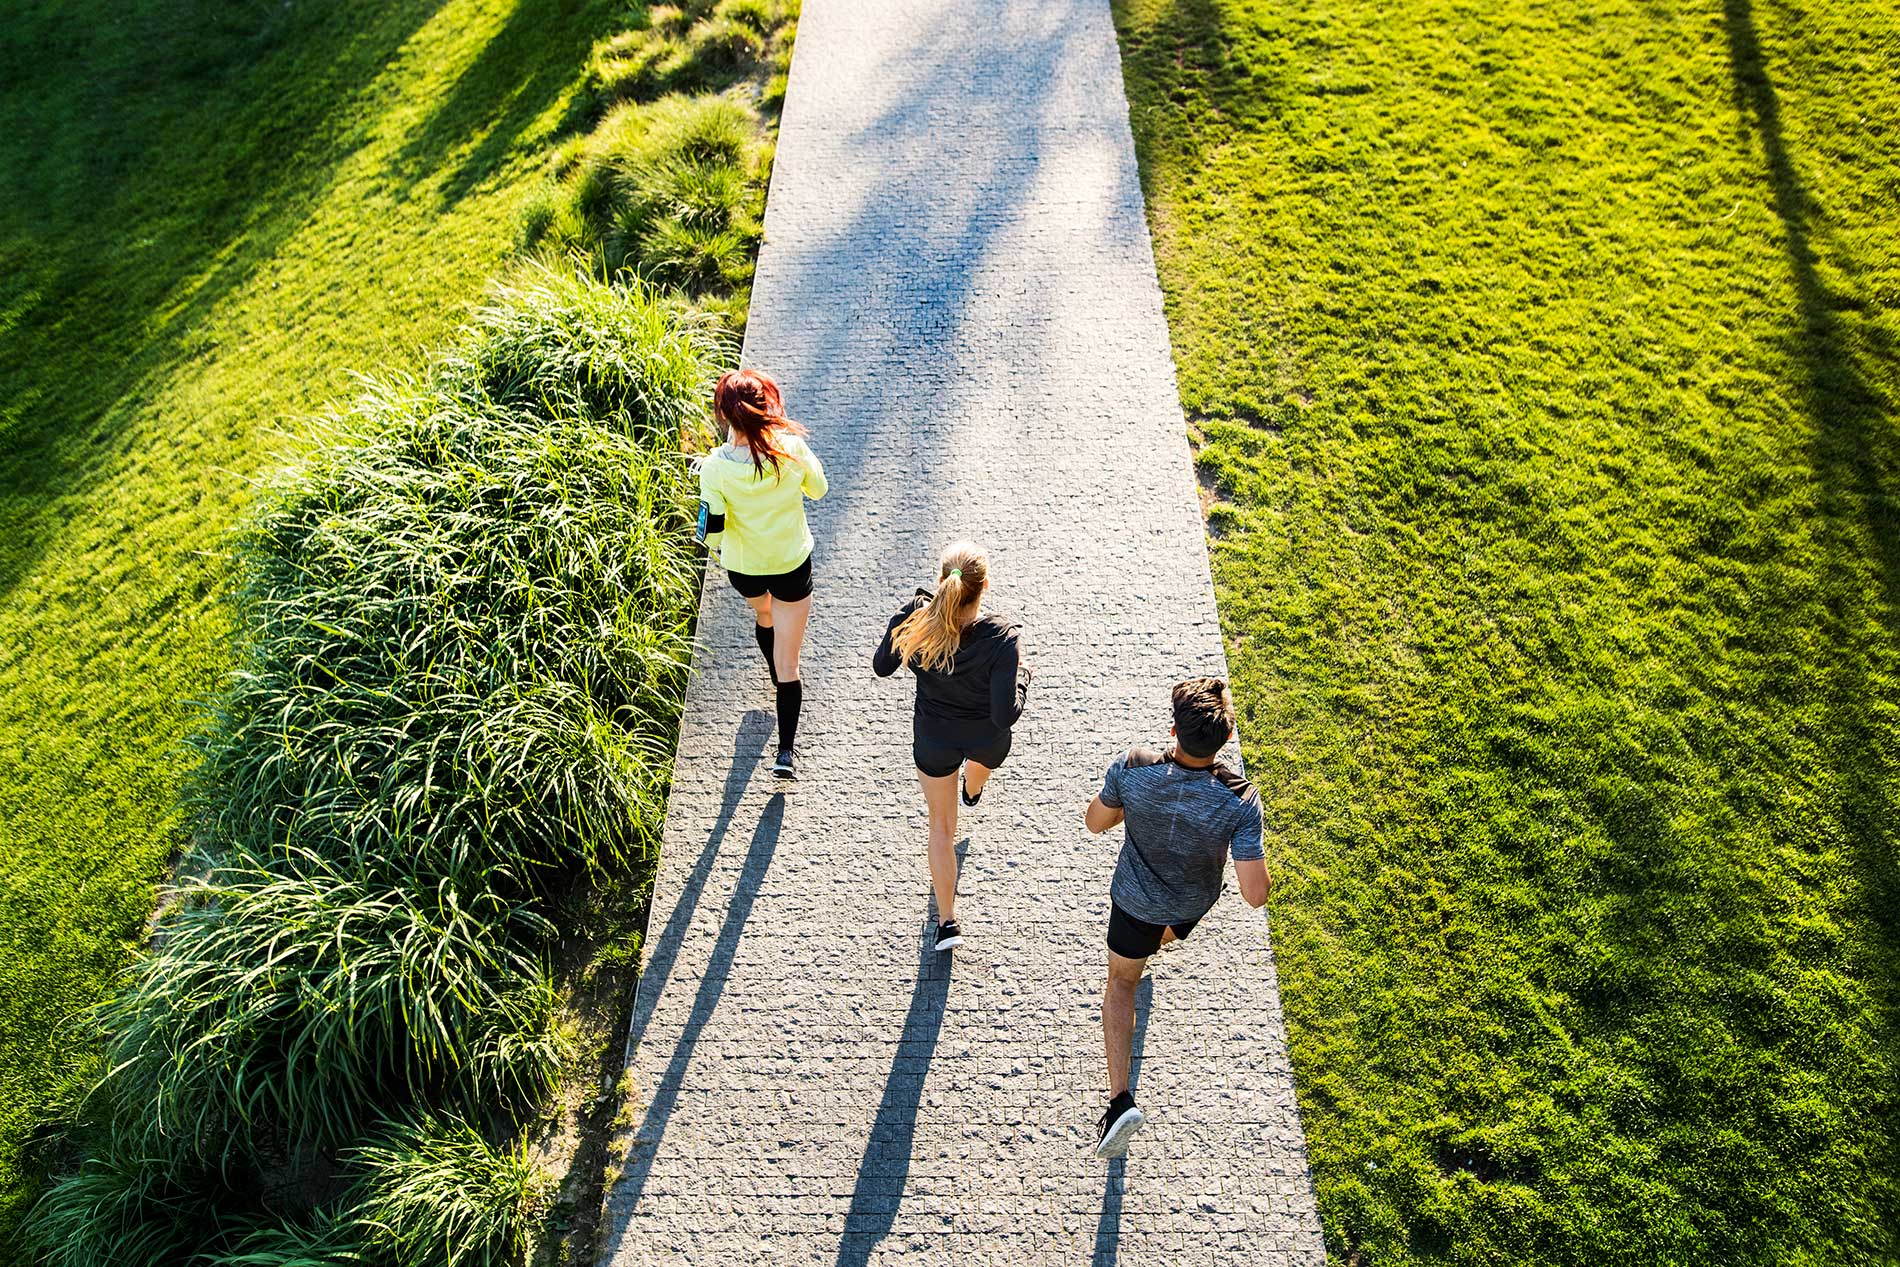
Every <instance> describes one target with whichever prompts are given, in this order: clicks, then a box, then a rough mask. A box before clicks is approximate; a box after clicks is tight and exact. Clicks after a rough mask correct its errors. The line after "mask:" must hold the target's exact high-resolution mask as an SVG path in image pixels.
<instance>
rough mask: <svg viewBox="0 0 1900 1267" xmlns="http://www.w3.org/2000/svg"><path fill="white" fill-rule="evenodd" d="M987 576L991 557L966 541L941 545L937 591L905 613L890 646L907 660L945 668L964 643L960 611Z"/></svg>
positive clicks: (976, 595) (976, 596)
mask: <svg viewBox="0 0 1900 1267" xmlns="http://www.w3.org/2000/svg"><path fill="white" fill-rule="evenodd" d="M989 579H990V557H989V555H987V554H985V553H983V548H982V547H981V546H978V545H976V544H974V543H973V542H969V541H953V542H951V543H950V544H949V545H948V546H946V547H944V551H943V557H942V558H941V559H940V560H939V561H938V564H937V592H936V593H934V594H932V595H931V596H930V601H929V602H928V603H925V604H924V605H923V606H921V607H919V608H918V609H917V610H916V611H914V612H912V613H911V614H910V615H908V616H906V617H904V623H903V624H901V625H899V626H898V627H897V629H896V630H895V631H894V632H893V633H892V634H891V646H893V647H894V648H896V649H897V654H898V655H899V656H900V657H902V658H903V660H904V662H905V663H906V664H912V665H916V666H918V667H920V668H925V669H945V668H948V667H949V666H950V664H951V662H952V661H954V660H955V659H956V658H957V648H958V647H960V646H962V645H963V614H964V612H965V611H967V610H968V609H969V608H970V606H971V604H973V603H975V602H976V600H977V599H979V598H981V597H982V596H983V587H984V586H985V585H986V584H988V583H989Z"/></svg>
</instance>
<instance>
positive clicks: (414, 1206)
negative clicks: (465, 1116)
mask: <svg viewBox="0 0 1900 1267" xmlns="http://www.w3.org/2000/svg"><path fill="white" fill-rule="evenodd" d="M350 1162H351V1166H352V1168H353V1169H354V1170H356V1171H358V1172H359V1173H360V1175H361V1180H360V1187H361V1191H362V1193H363V1199H362V1201H361V1203H360V1204H359V1206H358V1207H357V1216H358V1218H360V1219H361V1220H362V1224H363V1226H364V1228H365V1229H366V1230H367V1234H368V1241H369V1243H370V1245H371V1246H372V1247H373V1248H374V1249H377V1250H381V1251H383V1252H386V1253H387V1254H388V1255H389V1256H390V1257H391V1258H393V1260H394V1261H396V1262H399V1263H402V1264H403V1265H404V1267H503V1265H504V1264H509V1263H513V1262H515V1261H517V1260H518V1258H519V1257H520V1255H521V1254H522V1253H523V1251H524V1250H525V1249H526V1247H527V1229H528V1225H529V1222H530V1220H531V1218H532V1217H533V1216H534V1215H535V1214H537V1213H539V1212H540V1211H541V1210H542V1209H543V1208H544V1207H545V1206H546V1204H547V1202H548V1200H549V1198H550V1197H551V1195H552V1192H553V1181H552V1179H551V1178H550V1177H549V1176H548V1175H547V1174H546V1173H545V1172H543V1171H541V1170H540V1169H539V1168H537V1167H536V1166H535V1165H534V1163H533V1162H532V1161H531V1160H529V1158H528V1155H527V1152H526V1149H525V1147H523V1146H520V1145H517V1146H515V1147H513V1148H498V1147H496V1146H495V1145H494V1144H491V1143H490V1142H489V1141H488V1140H487V1139H485V1138H484V1137H483V1136H482V1135H481V1133H480V1132H478V1131H476V1130H475V1129H474V1128H472V1127H470V1126H469V1125H468V1124H467V1123H465V1122H462V1121H458V1120H455V1119H452V1118H439V1117H433V1116H429V1115H422V1116H418V1117H416V1118H414V1119H411V1120H409V1121H405V1122H402V1123H399V1124H397V1125H396V1126H394V1127H392V1128H391V1129H390V1130H389V1131H388V1132H387V1133H386V1134H385V1135H383V1136H382V1137H381V1138H379V1139H378V1140H376V1141H375V1142H374V1143H371V1144H369V1145H367V1146H365V1147H363V1148H360V1149H358V1150H356V1152H355V1153H354V1154H353V1155H352V1157H351V1159H350Z"/></svg>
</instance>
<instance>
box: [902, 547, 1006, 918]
mask: <svg viewBox="0 0 1900 1267" xmlns="http://www.w3.org/2000/svg"><path fill="white" fill-rule="evenodd" d="M989 586H990V561H989V556H988V555H986V554H985V553H984V552H983V551H982V550H981V549H979V548H978V547H976V546H975V545H972V544H971V543H970V542H968V541H958V542H956V543H955V544H953V545H951V546H950V547H949V548H948V549H946V550H945V551H944V552H943V558H942V560H941V561H940V562H939V564H938V568H937V588H936V591H935V592H934V593H933V592H932V591H930V590H921V589H920V590H918V591H917V596H916V597H915V598H913V599H911V600H910V601H909V602H908V603H905V604H904V606H903V607H902V608H900V609H899V610H898V613H897V614H896V615H895V616H893V617H891V623H890V626H889V628H887V629H885V631H884V641H883V642H881V643H879V644H878V648H877V655H876V656H875V657H874V658H873V659H872V661H871V667H872V668H873V669H874V670H876V672H877V675H878V676H879V677H889V676H890V675H891V674H893V673H895V672H897V670H898V667H899V666H900V665H909V666H910V670H911V672H912V673H914V674H916V676H917V708H916V712H915V715H914V722H913V729H912V739H911V754H912V756H913V757H914V758H915V759H916V762H917V782H918V783H919V784H921V785H922V786H923V790H924V804H925V805H926V806H927V807H928V808H929V810H930V851H929V856H930V884H931V888H932V889H933V890H935V892H936V897H937V943H936V944H937V949H938V950H951V949H954V948H955V947H957V946H960V945H962V944H963V930H962V929H961V928H959V927H958V925H957V854H956V843H955V842H956V836H957V802H958V801H959V800H961V801H962V802H963V804H965V805H972V806H973V805H975V804H976V803H977V801H979V800H980V799H982V796H983V788H984V785H985V784H987V783H988V782H989V780H990V775H991V774H992V773H993V772H994V771H995V770H996V768H997V767H998V766H1000V765H1002V764H1003V759H1004V758H1005V757H1007V756H1009V745H1010V728H1011V727H1012V726H1014V725H1015V724H1016V720H1017V718H1019V717H1021V716H1022V714H1023V704H1024V702H1025V700H1026V698H1027V696H1028V692H1029V670H1028V669H1027V668H1025V667H1024V666H1023V664H1022V652H1021V649H1020V647H1019V646H1018V644H1017V638H1016V626H1015V625H1014V624H1012V623H1011V622H1010V621H1007V620H1004V619H1002V618H1001V617H999V616H986V615H984V614H983V612H982V606H983V593H984V591H985V590H987V589H989ZM959 767H960V768H961V769H962V771H963V786H962V788H961V790H959V789H958V787H957V770H958V769H959Z"/></svg>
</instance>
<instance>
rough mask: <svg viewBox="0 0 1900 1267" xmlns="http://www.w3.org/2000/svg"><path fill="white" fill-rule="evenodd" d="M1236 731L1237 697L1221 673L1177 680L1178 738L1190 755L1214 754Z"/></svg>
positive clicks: (1176, 731) (1176, 737) (1175, 739)
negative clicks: (1235, 707)
mask: <svg viewBox="0 0 1900 1267" xmlns="http://www.w3.org/2000/svg"><path fill="white" fill-rule="evenodd" d="M1233 733H1234V701H1233V700H1232V699H1230V698H1228V695H1227V683H1226V682H1224V681H1222V680H1221V679H1220V678H1217V677H1191V678H1189V679H1188V680H1187V681H1185V682H1176V683H1175V684H1174V741H1175V742H1176V743H1177V744H1179V745H1180V746H1181V751H1183V752H1185V753H1187V754H1188V756H1190V757H1197V758H1198V757H1211V756H1213V755H1214V754H1215V753H1217V752H1219V751H1220V750H1221V745H1222V744H1224V743H1226V742H1227V737H1228V736H1229V735H1231V734H1233Z"/></svg>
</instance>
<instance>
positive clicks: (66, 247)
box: [0, 0, 442, 599]
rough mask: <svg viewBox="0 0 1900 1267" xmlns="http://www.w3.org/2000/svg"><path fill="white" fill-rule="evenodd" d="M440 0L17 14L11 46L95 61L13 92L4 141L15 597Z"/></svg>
mask: <svg viewBox="0 0 1900 1267" xmlns="http://www.w3.org/2000/svg"><path fill="white" fill-rule="evenodd" d="M441 3H442V0H423V2H418V3H407V4H392V5H379V6H372V7H371V8H370V11H369V12H367V13H365V14H362V15H351V14H334V13H330V12H328V11H326V10H316V9H305V8H297V9H294V10H293V9H291V8H289V7H287V6H282V5H278V4H272V3H266V2H265V0H246V3H243V4H241V5H235V6H225V7H224V8H221V9H214V8H213V7H212V6H209V5H198V4H192V3H183V2H181V0H145V2H144V3H142V4H136V5H133V6H129V7H128V6H111V5H102V6H99V7H100V8H101V9H102V10H105V11H102V12H101V13H98V14H88V13H86V12H83V11H78V12H74V11H72V10H70V9H68V10H67V11H64V12H63V13H62V14H61V15H59V18H58V20H57V21H56V22H52V23H51V24H50V25H48V26H45V27H35V26H33V25H31V24H29V23H21V24H16V26H15V27H14V29H13V32H12V35H11V37H10V39H9V45H10V47H9V48H8V49H7V52H8V53H9V54H10V57H9V59H8V60H9V61H12V62H16V63H18V64H19V66H21V67H22V68H29V67H32V66H34V65H35V62H34V57H33V54H34V53H35V51H36V50H37V49H38V48H39V47H40V46H41V45H42V44H44V45H46V46H48V47H52V48H57V49H58V51H59V52H60V53H62V54H66V55H68V56H69V57H71V56H76V57H78V58H79V59H80V62H79V64H76V65H75V64H71V63H70V61H69V62H67V63H54V64H50V65H47V66H43V67H40V69H39V70H38V72H37V73H35V74H29V75H27V76H26V77H24V78H21V79H18V80H16V81H15V91H14V92H12V93H8V94H6V97H5V98H0V99H4V100H11V101H12V102H14V103H19V104H23V105H25V104H27V103H30V108H25V109H23V114H24V118H23V119H22V121H21V122H20V123H19V124H18V131H17V133H16V138H15V141H14V143H12V144H7V143H4V142H0V193H3V194H4V196H5V197H6V198H7V200H8V201H9V202H10V203H12V204H14V206H15V207H16V208H19V209H20V211H19V212H18V213H17V214H15V215H14V216H13V217H11V218H10V219H11V222H10V223H4V224H0V228H4V231H5V234H6V237H7V238H10V239H12V240H11V241H7V240H4V239H0V262H4V263H5V265H6V266H7V267H6V276H5V279H4V280H0V313H5V314H6V319H5V321H4V324H0V331H3V333H0V541H4V542H5V546H4V548H3V549H0V599H4V598H5V597H6V595H7V593H8V592H9V591H11V590H12V589H13V588H14V586H16V585H17V584H18V583H19V581H20V580H21V579H22V577H23V576H25V575H26V574H27V573H28V572H29V571H30V570H31V569H32V568H33V567H34V565H35V563H36V562H37V560H38V559H39V558H40V556H41V554H42V553H43V551H44V549H45V548H46V546H47V545H48V544H49V543H50V541H51V539H52V537H53V536H54V535H56V534H57V532H58V531H59V529H60V528H61V526H63V524H64V522H65V519H66V512H63V511H62V510H61V509H60V507H59V502H60V501H61V499H64V498H71V497H74V496H79V495H83V494H84V493H85V492H87V491H88V490H89V489H90V488H92V487H94V486H95V485H96V484H97V482H98V481H99V480H101V479H103V478H104V477H105V475H106V473H107V472H108V471H109V470H110V469H112V467H113V466H114V457H115V446H116V444H117V441H118V438H119V435H120V433H121V431H122V430H123V429H124V428H125V426H126V425H128V424H129V423H130V422H131V421H132V420H133V419H134V418H135V417H136V416H137V415H138V413H139V411H140V410H141V409H142V408H143V407H144V405H145V403H146V399H147V398H148V397H149V395H150V392H151V385H152V384H153V383H154V382H155V381H156V380H157V379H159V378H160V377H161V376H163V375H165V374H167V373H169V372H171V371H173V370H174V369H175V368H176V367H177V366H178V365H179V364H180V363H181V362H182V361H183V360H185V359H186V358H188V357H191V356H194V355H203V354H206V353H208V352H210V351H211V350H212V348H213V347H214V346H215V345H211V344H209V343H206V342H204V341H203V339H202V335H201V328H202V326H203V324H204V323H205V321H206V319H207V318H208V317H209V316H210V315H211V314H212V313H213V312H215V311H216V310H217V308H218V307H219V305H220V304H221V303H223V301H224V300H225V299H226V298H228V297H229V296H230V295H231V294H232V293H233V292H234V291H236V290H237V289H238V288H239V287H241V286H242V285H244V284H245V283H246V282H247V281H248V280H249V279H250V278H251V277H252V276H253V275H254V274H255V273H256V272H257V270H258V269H259V268H260V267H261V266H262V265H263V264H265V263H266V262H268V261H269V260H270V259H271V258H272V257H273V256H274V255H275V254H276V253H277V252H278V250H279V249H280V248H281V247H282V246H283V245H284V243H285V242H286V241H288V240H289V239H290V238H291V237H292V236H293V235H294V234H295V233H296V232H297V231H298V230H299V229H301V228H302V227H303V226H304V225H305V224H306V223H307V222H308V220H309V217H310V213H311V211H312V208H313V206H314V204H315V202H316V200H317V198H318V196H319V195H320V193H321V191H322V190H323V189H325V188H326V187H327V186H328V185H329V184H330V183H331V181H332V179H333V177H334V175H335V172H336V169H337V168H338V167H339V166H340V165H341V164H342V163H343V162H344V161H346V160H347V159H348V158H349V156H350V154H351V153H352V152H353V151H354V149H355V148H356V144H357V143H358V142H357V141H355V140H354V139H353V138H352V133H353V129H352V127H351V123H352V120H351V114H350V109H349V108H350V106H351V104H352V103H353V102H355V101H356V100H358V99H359V98H360V97H361V95H362V94H363V93H364V92H365V91H366V90H367V89H368V88H369V87H370V85H371V84H372V83H374V82H375V80H376V79H377V78H378V77H379V76H380V75H381V74H382V72H383V69H384V67H385V66H386V65H387V63H388V62H389V60H390V58H391V57H392V56H393V55H394V54H395V53H396V51H397V50H398V49H400V48H401V47H402V46H403V44H404V43H406V42H407V41H408V40H409V39H410V38H412V37H413V36H414V34H415V33H416V32H417V31H418V30H420V29H421V28H422V26H423V25H424V24H426V23H427V22H428V21H429V19H430V18H431V17H432V16H433V15H434V13H435V11H436V10H437V9H438V8H439V7H440V5H441ZM86 23H93V24H95V25H96V26H97V27H98V28H99V34H98V36H97V41H98V44H99V48H98V50H94V49H93V48H90V47H86V46H83V44H82V46H81V47H80V48H79V49H77V51H75V49H74V44H75V42H76V41H75V40H74V39H73V38H72V37H70V36H65V35H61V34H60V32H61V31H62V30H63V29H64V28H65V27H66V26H68V25H70V24H86ZM95 53H96V56H97V58H98V61H97V63H96V64H95V63H94V62H92V61H88V60H86V59H87V58H89V57H92V56H94V55H95ZM33 147H50V148H52V149H53V150H54V151H55V154H54V155H53V156H47V157H41V158H38V159H33V158H30V157H29V156H28V155H27V154H26V153H25V152H24V151H25V150H27V149H29V148H33ZM66 150H71V151H75V152H72V153H66V152H64V151H66Z"/></svg>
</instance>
